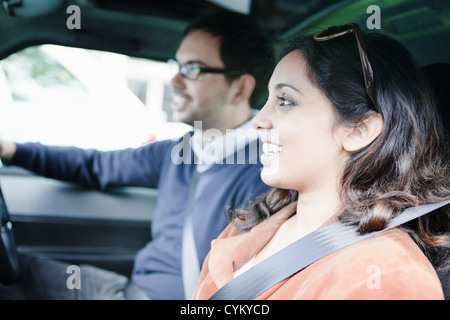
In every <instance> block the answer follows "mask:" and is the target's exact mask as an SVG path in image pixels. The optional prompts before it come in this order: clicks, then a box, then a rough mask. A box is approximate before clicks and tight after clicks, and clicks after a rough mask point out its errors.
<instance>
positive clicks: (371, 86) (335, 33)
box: [314, 23, 379, 110]
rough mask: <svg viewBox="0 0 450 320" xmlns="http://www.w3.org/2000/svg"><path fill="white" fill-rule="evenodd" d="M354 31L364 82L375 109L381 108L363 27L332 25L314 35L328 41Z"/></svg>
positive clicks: (353, 24)
mask: <svg viewBox="0 0 450 320" xmlns="http://www.w3.org/2000/svg"><path fill="white" fill-rule="evenodd" d="M352 32H353V33H354V34H355V36H356V42H357V44H358V51H359V57H360V59H361V65H362V71H363V75H364V84H365V87H366V92H367V95H368V96H369V97H370V99H371V100H372V102H373V105H374V107H375V110H379V109H378V104H377V99H376V91H375V80H374V78H373V70H372V65H371V64H370V62H369V57H368V56H367V50H366V46H365V44H364V40H363V37H362V33H361V29H360V28H359V26H358V25H357V24H356V23H350V24H345V25H342V26H335V27H331V28H328V29H326V30H324V31H321V32H319V33H318V34H316V35H315V36H314V40H315V41H327V40H331V39H334V38H337V37H340V36H343V35H346V34H349V33H352Z"/></svg>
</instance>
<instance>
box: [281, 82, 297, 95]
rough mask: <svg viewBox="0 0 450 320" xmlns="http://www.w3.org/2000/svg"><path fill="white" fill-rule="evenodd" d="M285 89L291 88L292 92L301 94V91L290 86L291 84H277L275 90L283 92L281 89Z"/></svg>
mask: <svg viewBox="0 0 450 320" xmlns="http://www.w3.org/2000/svg"><path fill="white" fill-rule="evenodd" d="M284 87H288V88H291V89H292V90H294V91H296V92H298V93H301V92H300V90H298V89H297V88H295V87H294V86H292V85H290V84H288V83H277V84H276V85H275V90H281V89H283V88H284Z"/></svg>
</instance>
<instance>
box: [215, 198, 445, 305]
mask: <svg viewBox="0 0 450 320" xmlns="http://www.w3.org/2000/svg"><path fill="white" fill-rule="evenodd" d="M449 203H450V200H448V201H444V202H440V203H434V204H425V205H420V206H417V207H411V208H408V209H406V210H404V211H403V212H402V213H401V214H398V215H397V216H395V217H394V218H393V219H391V221H390V222H389V223H388V225H387V227H386V228H384V229H383V230H380V231H376V232H371V233H368V234H360V233H359V232H358V230H357V228H356V226H346V225H344V224H342V223H335V224H332V225H330V226H327V227H324V228H320V229H318V230H316V231H314V232H312V233H310V234H308V235H306V236H305V237H303V238H301V239H299V240H297V241H296V242H294V243H293V244H291V245H289V246H288V247H286V248H284V249H283V250H280V251H279V252H277V253H276V254H274V255H272V256H271V257H270V258H267V259H266V260H264V261H262V262H260V263H258V264H257V265H255V266H254V267H252V268H250V269H249V270H248V271H246V272H244V273H243V274H241V275H239V276H238V277H236V278H234V279H233V280H231V281H230V282H228V283H227V284H226V285H224V286H223V287H222V288H221V289H219V290H218V291H217V292H216V293H215V294H214V295H213V296H212V297H211V298H210V300H253V299H255V298H257V297H258V296H260V295H261V294H263V293H264V292H265V291H266V290H268V289H270V288H272V287H273V286H274V285H276V284H277V283H279V282H281V281H283V280H284V279H286V278H288V277H290V276H291V275H293V274H295V273H297V272H299V271H301V270H302V269H304V268H306V267H307V266H309V265H310V264H312V263H314V262H315V261H317V260H319V259H321V258H323V257H325V256H327V255H329V254H331V253H333V252H335V251H337V250H339V249H342V248H344V247H346V246H349V245H351V244H354V243H356V242H359V241H361V240H364V239H367V238H369V237H371V236H374V235H376V234H379V233H381V232H384V231H386V230H389V229H392V228H395V227H398V226H400V225H402V224H404V223H406V222H408V221H411V220H414V219H416V218H418V217H421V216H423V215H425V214H427V213H429V212H431V211H434V210H436V209H438V208H441V207H443V206H445V205H447V204H449Z"/></svg>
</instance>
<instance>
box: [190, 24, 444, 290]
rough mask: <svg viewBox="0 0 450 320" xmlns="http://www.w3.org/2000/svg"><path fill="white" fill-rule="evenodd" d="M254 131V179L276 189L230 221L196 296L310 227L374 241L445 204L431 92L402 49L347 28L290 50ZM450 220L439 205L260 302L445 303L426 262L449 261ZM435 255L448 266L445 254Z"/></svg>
mask: <svg viewBox="0 0 450 320" xmlns="http://www.w3.org/2000/svg"><path fill="white" fill-rule="evenodd" d="M355 38H356V40H355ZM363 41H364V42H365V43H366V45H367V49H366V47H365V46H364V42H363ZM368 56H369V57H370V59H369V57H368ZM253 123H254V126H255V127H256V128H257V129H258V130H260V131H261V135H262V141H263V143H264V148H263V150H264V152H263V155H262V156H261V161H262V163H263V165H264V169H263V171H262V172H261V177H262V179H263V180H264V182H266V183H267V184H269V185H271V186H274V187H276V188H274V189H272V190H271V191H269V192H268V193H267V194H266V195H265V197H264V198H263V199H261V200H260V201H257V202H255V203H254V204H252V205H251V207H249V208H247V209H238V210H234V211H233V212H232V214H231V216H230V221H231V222H232V223H231V224H230V225H229V226H228V227H227V228H226V229H225V230H224V232H223V233H222V234H221V236H220V237H219V238H218V239H216V240H215V241H213V243H212V248H211V252H210V253H209V255H208V257H207V259H206V261H205V263H204V265H203V270H202V274H201V278H200V282H199V286H198V287H197V291H196V294H195V298H196V299H208V298H209V297H210V296H211V295H212V294H214V293H215V292H216V291H217V290H218V289H219V288H220V287H222V286H223V285H224V284H226V283H227V282H229V281H230V280H232V278H233V276H237V275H238V274H240V273H242V272H244V271H245V270H247V269H249V268H251V267H252V266H254V265H255V264H257V263H259V262H260V261H262V260H264V259H266V258H268V257H270V256H272V255H273V254H274V253H276V252H278V251H280V250H282V249H283V248H285V247H286V246H287V245H289V244H291V243H293V242H294V241H296V240H298V239H300V238H301V237H303V236H305V235H306V234H309V233H311V232H313V231H314V230H317V229H318V228H321V227H324V226H326V225H329V224H332V223H335V222H338V221H340V222H341V223H345V224H352V225H356V226H357V227H358V229H359V231H360V232H361V233H370V232H373V231H377V230H380V229H383V228H384V227H385V226H386V224H387V222H388V221H389V220H390V219H391V218H392V217H393V216H395V215H396V214H397V213H399V212H401V211H402V210H404V209H405V208H408V207H413V206H416V205H419V204H425V203H433V202H439V201H443V200H447V199H449V198H450V186H449V181H450V179H449V160H448V159H449V155H448V145H447V142H446V140H445V138H444V133H443V129H442V124H441V122H440V120H439V117H438V116H437V111H436V110H435V106H434V102H433V99H432V94H431V93H430V89H429V87H428V85H427V83H426V82H425V81H424V80H423V77H422V75H421V74H420V72H419V70H418V67H417V66H416V65H415V63H414V61H413V59H412V57H411V56H410V55H409V53H408V52H407V51H406V49H405V48H404V47H403V46H401V45H400V44H399V43H397V42H396V41H394V40H391V39H390V38H387V37H385V36H382V35H380V34H365V35H364V39H363V36H362V34H361V32H360V30H359V28H358V26H357V25H355V24H351V25H345V26H340V27H334V28H331V29H328V30H326V31H324V32H322V33H320V34H318V35H316V36H315V37H300V38H297V39H295V40H293V41H291V42H289V43H288V44H287V46H286V47H285V49H284V51H283V52H282V54H281V60H280V62H279V63H278V65H277V67H276V69H275V71H274V73H273V75H272V78H271V80H270V83H269V98H268V100H267V103H266V105H265V106H264V108H263V109H262V110H261V112H260V113H259V114H258V115H257V116H256V117H255V119H254V121H253ZM449 216H450V210H449V206H446V207H444V208H442V209H439V210H436V211H433V212H431V213H429V214H427V215H426V216H424V217H422V218H419V219H417V220H414V221H413V222H411V223H408V224H407V225H406V226H405V225H404V226H402V227H401V228H395V229H393V230H390V231H385V232H383V233H382V234H380V235H378V236H373V237H370V238H368V239H366V240H364V241H362V242H360V243H357V244H354V245H351V246H349V247H346V248H344V249H342V250H339V251H337V252H334V253H333V254H330V255H328V256H327V257H325V258H323V259H320V260H319V261H316V262H315V263H313V264H312V265H310V266H309V267H307V268H306V269H304V270H302V271H300V272H298V273H297V274H295V275H293V276H291V277H290V278H288V279H286V280H284V281H282V282H281V283H279V284H277V285H276V286H274V287H272V288H271V289H270V290H268V291H266V292H264V293H263V294H262V295H261V296H260V297H258V299H409V298H411V299H442V298H443V293H442V288H441V285H440V282H439V279H438V277H437V275H436V272H435V270H434V268H433V265H432V263H431V262H430V260H429V259H428V258H427V256H426V255H428V254H429V253H436V252H439V253H447V252H448V247H449V246H450V240H449ZM421 249H422V250H421ZM433 256H437V257H439V259H436V260H435V261H432V262H433V263H435V264H439V265H441V266H442V267H443V268H445V267H448V260H449V258H448V256H446V255H445V254H434V255H433ZM280 263H282V261H280Z"/></svg>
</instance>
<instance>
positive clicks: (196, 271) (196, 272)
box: [181, 165, 200, 299]
mask: <svg viewBox="0 0 450 320" xmlns="http://www.w3.org/2000/svg"><path fill="white" fill-rule="evenodd" d="M192 167H193V172H192V175H191V181H190V186H189V198H188V203H187V212H186V218H185V222H184V227H183V243H182V256H181V265H182V267H181V272H182V276H183V287H184V298H185V299H192V297H193V295H194V291H195V288H196V287H197V283H198V279H199V277H200V265H199V262H198V255H197V248H196V246H195V239H194V223H193V213H194V195H195V186H196V184H197V167H196V166H195V165H193V166H192Z"/></svg>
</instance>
